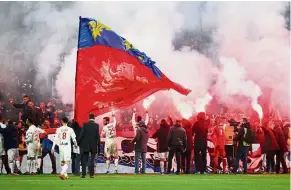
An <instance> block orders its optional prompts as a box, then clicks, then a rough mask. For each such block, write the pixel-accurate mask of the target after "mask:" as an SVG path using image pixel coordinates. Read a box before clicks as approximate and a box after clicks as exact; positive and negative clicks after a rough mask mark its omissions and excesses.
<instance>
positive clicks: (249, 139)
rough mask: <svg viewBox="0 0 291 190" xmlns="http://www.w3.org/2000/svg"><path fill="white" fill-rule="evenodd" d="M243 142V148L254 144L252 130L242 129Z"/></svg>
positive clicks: (253, 132)
mask: <svg viewBox="0 0 291 190" xmlns="http://www.w3.org/2000/svg"><path fill="white" fill-rule="evenodd" d="M244 131H245V133H244V140H243V145H244V146H250V144H253V143H254V142H255V131H254V130H253V129H247V128H244Z"/></svg>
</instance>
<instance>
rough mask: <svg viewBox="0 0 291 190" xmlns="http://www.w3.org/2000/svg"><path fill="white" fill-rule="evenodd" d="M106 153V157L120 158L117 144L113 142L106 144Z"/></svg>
mask: <svg viewBox="0 0 291 190" xmlns="http://www.w3.org/2000/svg"><path fill="white" fill-rule="evenodd" d="M104 153H105V157H107V158H108V157H110V156H115V157H116V156H118V152H117V144H116V143H115V142H114V141H112V142H106V143H105V148H104Z"/></svg>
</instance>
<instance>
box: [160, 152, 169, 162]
mask: <svg viewBox="0 0 291 190" xmlns="http://www.w3.org/2000/svg"><path fill="white" fill-rule="evenodd" d="M158 156H159V159H160V160H164V161H166V160H168V156H169V152H159V153H158Z"/></svg>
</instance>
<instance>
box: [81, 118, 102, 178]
mask: <svg viewBox="0 0 291 190" xmlns="http://www.w3.org/2000/svg"><path fill="white" fill-rule="evenodd" d="M89 119H90V120H89V122H87V123H84V126H83V128H82V132H81V134H80V136H79V139H78V145H79V146H80V149H81V157H82V178H85V176H86V168H87V163H88V159H89V153H90V154H91V155H90V162H89V172H90V177H91V178H94V160H95V155H96V154H97V153H99V152H100V134H99V125H98V124H97V123H95V116H94V114H90V115H89Z"/></svg>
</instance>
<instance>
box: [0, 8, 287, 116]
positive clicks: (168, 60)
mask: <svg viewBox="0 0 291 190" xmlns="http://www.w3.org/2000/svg"><path fill="white" fill-rule="evenodd" d="M0 5H1V6H0V10H1V12H0V20H1V23H2V26H5V27H1V28H0V41H1V44H2V45H1V46H0V52H1V64H2V66H3V68H4V69H3V71H8V70H9V68H11V67H12V65H13V67H15V68H14V70H16V71H17V72H18V73H19V77H22V75H23V77H24V75H25V74H26V73H24V72H23V71H24V70H25V69H24V68H30V67H36V68H37V74H36V75H35V76H34V82H35V88H37V89H39V91H42V92H44V93H49V92H50V91H51V89H48V87H49V86H50V84H51V83H54V82H52V81H55V86H54V87H55V88H56V91H57V94H58V95H59V96H60V97H61V98H62V100H63V102H64V103H73V102H74V87H75V66H76V51H77V49H76V46H77V34H78V21H79V19H78V17H79V16H83V17H92V18H96V19H98V20H100V21H102V22H103V23H105V24H106V25H108V26H109V27H110V28H112V29H113V30H114V31H115V32H116V33H118V34H120V35H121V36H123V37H125V38H126V39H127V40H128V41H130V42H131V43H132V44H133V45H134V46H136V47H137V48H138V49H140V50H141V51H144V52H146V54H147V55H148V56H149V57H151V58H152V59H153V60H154V61H156V62H157V66H158V67H159V68H160V69H161V70H162V71H163V72H164V73H165V74H166V75H167V76H168V77H169V78H170V79H171V80H173V81H175V82H178V83H181V84H182V85H184V86H185V87H187V88H190V89H192V92H191V94H190V95H189V96H188V97H183V96H181V95H178V94H177V93H175V92H172V91H171V92H169V93H167V96H170V97H171V98H172V99H173V101H174V104H175V105H178V104H180V103H183V102H189V101H190V102H193V106H195V105H194V103H195V100H196V99H197V98H201V97H204V96H205V94H207V92H209V91H211V94H212V95H215V96H217V98H218V99H219V101H220V103H223V104H226V105H229V104H230V102H232V103H233V102H235V101H234V100H235V95H240V96H246V97H247V98H252V92H253V91H252V90H253V89H252V87H250V88H249V89H247V90H245V91H235V93H234V91H227V90H223V89H226V88H227V86H226V84H227V83H228V82H233V81H231V80H232V79H231V78H224V82H219V81H221V76H222V74H225V75H229V76H231V75H233V73H236V72H240V71H241V70H243V72H244V78H243V79H242V80H245V81H241V82H246V81H251V84H253V85H257V86H258V87H259V88H260V90H261V91H262V92H263V91H264V89H265V88H271V89H272V96H271V100H272V102H273V103H272V105H273V106H274V108H275V109H278V110H279V111H280V112H281V113H284V114H285V115H286V116H289V106H290V102H289V96H290V92H289V90H290V89H289V86H290V82H289V81H290V79H289V77H290V43H289V37H290V34H289V31H288V30H287V29H286V28H284V22H285V21H284V17H283V16H282V14H281V13H282V11H283V10H284V7H285V6H286V3H282V2H259V3H258V2H257V3H256V2H207V3H205V2H118V3H117V2H114V3H113V2H1V3H0ZM161 13H162V14H161ZM185 28H186V29H190V31H194V32H195V31H200V32H201V31H202V33H203V32H204V31H205V32H204V33H207V34H208V32H209V31H211V33H209V35H210V38H211V39H212V44H211V46H210V47H209V48H208V49H207V51H208V52H210V53H211V55H215V56H213V57H210V56H209V55H206V54H203V53H201V52H199V51H195V50H193V49H190V48H188V47H183V48H182V49H181V50H180V51H174V47H173V43H172V42H173V39H174V38H175V37H177V33H178V32H180V31H181V30H183V29H185ZM221 57H224V58H226V59H235V60H236V61H237V62H236V64H237V65H236V66H232V67H231V68H232V69H231V70H230V71H228V72H229V73H225V70H223V68H224V67H223V64H222V63H220V62H219V60H220V58H221ZM2 66H1V68H2ZM237 68H239V69H238V70H236V69H237ZM2 78H4V79H5V76H2ZM215 82H216V83H215ZM233 85H234V86H235V85H237V84H233ZM164 94H166V93H164ZM257 96H259V95H257ZM261 96H264V94H262V95H261ZM256 98H257V97H256ZM234 106H236V107H238V108H242V109H246V107H249V106H251V104H250V102H248V101H245V102H240V103H239V104H237V105H234ZM193 110H194V109H193Z"/></svg>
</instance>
